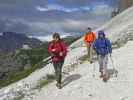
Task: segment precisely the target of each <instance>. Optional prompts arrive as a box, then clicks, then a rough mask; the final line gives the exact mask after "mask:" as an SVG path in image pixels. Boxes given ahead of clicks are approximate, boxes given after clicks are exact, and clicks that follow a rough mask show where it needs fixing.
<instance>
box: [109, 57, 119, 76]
mask: <svg viewBox="0 0 133 100" xmlns="http://www.w3.org/2000/svg"><path fill="white" fill-rule="evenodd" d="M110 60H111V63H112V65H113V71H114V74H115V77H117V74H118V71H117V70H116V66H115V64H114V60H113V58H112V56H110Z"/></svg>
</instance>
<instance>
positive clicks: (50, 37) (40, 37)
mask: <svg viewBox="0 0 133 100" xmlns="http://www.w3.org/2000/svg"><path fill="white" fill-rule="evenodd" d="M67 36H71V35H70V34H69V33H67V34H63V35H61V38H65V37H67ZM29 38H37V39H39V40H40V41H51V40H52V35H47V36H29Z"/></svg>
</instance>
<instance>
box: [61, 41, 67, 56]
mask: <svg viewBox="0 0 133 100" xmlns="http://www.w3.org/2000/svg"><path fill="white" fill-rule="evenodd" d="M61 48H62V50H61V52H60V56H66V55H67V52H68V51H67V45H66V43H65V42H64V41H62V42H61Z"/></svg>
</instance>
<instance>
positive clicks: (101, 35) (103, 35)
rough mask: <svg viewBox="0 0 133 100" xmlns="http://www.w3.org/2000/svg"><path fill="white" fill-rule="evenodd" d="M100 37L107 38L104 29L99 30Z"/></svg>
mask: <svg viewBox="0 0 133 100" xmlns="http://www.w3.org/2000/svg"><path fill="white" fill-rule="evenodd" d="M98 38H101V39H103V38H105V33H104V31H103V30H100V31H98Z"/></svg>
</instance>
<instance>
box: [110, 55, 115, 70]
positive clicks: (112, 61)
mask: <svg viewBox="0 0 133 100" xmlns="http://www.w3.org/2000/svg"><path fill="white" fill-rule="evenodd" d="M110 60H111V63H112V65H113V69H115V65H114V60H113V58H112V56H110Z"/></svg>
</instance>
